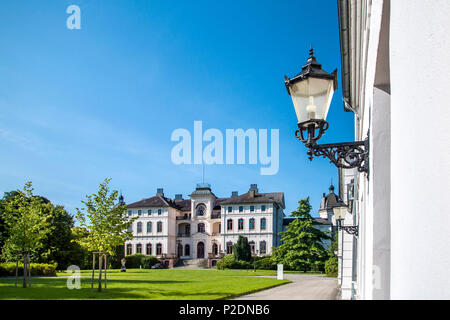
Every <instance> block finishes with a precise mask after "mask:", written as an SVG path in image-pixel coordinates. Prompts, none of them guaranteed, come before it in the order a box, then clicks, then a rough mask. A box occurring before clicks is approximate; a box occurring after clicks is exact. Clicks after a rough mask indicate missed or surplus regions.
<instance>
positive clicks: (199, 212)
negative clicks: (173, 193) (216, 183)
mask: <svg viewBox="0 0 450 320" xmlns="http://www.w3.org/2000/svg"><path fill="white" fill-rule="evenodd" d="M205 212H206V207H205V205H203V204H200V205H198V206H197V211H196V213H197V216H199V217H201V216H204V215H205Z"/></svg>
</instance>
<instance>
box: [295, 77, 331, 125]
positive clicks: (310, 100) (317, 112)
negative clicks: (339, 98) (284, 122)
mask: <svg viewBox="0 0 450 320" xmlns="http://www.w3.org/2000/svg"><path fill="white" fill-rule="evenodd" d="M289 92H290V94H291V98H292V102H293V104H294V108H295V113H296V114H297V120H298V122H304V121H308V120H311V119H319V120H326V118H327V114H328V109H329V107H330V103H331V99H332V98H333V93H334V86H333V80H329V79H318V78H313V77H309V78H307V79H305V80H302V81H298V82H296V83H294V84H292V85H290V87H289Z"/></svg>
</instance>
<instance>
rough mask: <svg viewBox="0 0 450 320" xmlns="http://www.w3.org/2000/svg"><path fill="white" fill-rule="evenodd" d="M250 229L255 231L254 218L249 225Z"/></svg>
mask: <svg viewBox="0 0 450 320" xmlns="http://www.w3.org/2000/svg"><path fill="white" fill-rule="evenodd" d="M248 228H249V229H250V230H255V219H254V218H251V219H250V221H249V224H248Z"/></svg>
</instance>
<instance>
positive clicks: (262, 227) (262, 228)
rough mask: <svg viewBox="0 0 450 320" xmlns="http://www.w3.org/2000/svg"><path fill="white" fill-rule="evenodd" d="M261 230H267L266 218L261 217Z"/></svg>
mask: <svg viewBox="0 0 450 320" xmlns="http://www.w3.org/2000/svg"><path fill="white" fill-rule="evenodd" d="M261 230H266V218H261Z"/></svg>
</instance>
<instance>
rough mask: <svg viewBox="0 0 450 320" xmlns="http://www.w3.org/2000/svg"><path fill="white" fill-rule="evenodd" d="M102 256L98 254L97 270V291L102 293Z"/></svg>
mask: <svg viewBox="0 0 450 320" xmlns="http://www.w3.org/2000/svg"><path fill="white" fill-rule="evenodd" d="M102 258H103V257H102V256H101V254H100V253H99V254H98V270H99V271H100V275H99V276H98V291H99V292H101V291H102Z"/></svg>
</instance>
